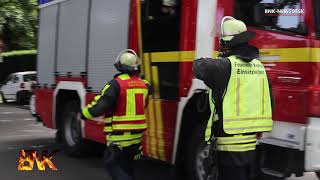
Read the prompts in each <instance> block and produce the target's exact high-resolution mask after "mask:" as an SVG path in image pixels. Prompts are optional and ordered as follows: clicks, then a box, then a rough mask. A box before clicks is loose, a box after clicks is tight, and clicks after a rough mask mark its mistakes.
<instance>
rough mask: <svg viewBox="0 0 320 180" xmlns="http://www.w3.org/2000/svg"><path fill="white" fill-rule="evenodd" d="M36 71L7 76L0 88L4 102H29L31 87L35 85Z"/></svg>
mask: <svg viewBox="0 0 320 180" xmlns="http://www.w3.org/2000/svg"><path fill="white" fill-rule="evenodd" d="M36 78H37V73H36V71H26V72H17V73H13V74H11V75H9V76H8V77H7V79H6V80H5V82H4V83H3V85H2V86H1V88H0V94H1V96H2V99H3V101H4V102H6V101H7V100H13V101H16V102H17V103H18V104H24V103H25V102H26V101H29V100H30V97H31V94H32V89H31V86H32V85H33V84H36Z"/></svg>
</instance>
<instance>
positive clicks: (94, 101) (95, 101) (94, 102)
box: [87, 95, 101, 108]
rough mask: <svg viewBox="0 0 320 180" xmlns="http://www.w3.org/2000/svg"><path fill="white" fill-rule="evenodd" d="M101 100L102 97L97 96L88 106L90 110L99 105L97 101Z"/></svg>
mask: <svg viewBox="0 0 320 180" xmlns="http://www.w3.org/2000/svg"><path fill="white" fill-rule="evenodd" d="M100 98H101V95H97V96H95V97H94V99H93V101H92V102H91V103H90V104H88V105H87V107H88V108H92V106H94V105H96V104H97V101H98V100H99V99H100Z"/></svg>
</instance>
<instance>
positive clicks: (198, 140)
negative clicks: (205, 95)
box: [186, 121, 209, 180]
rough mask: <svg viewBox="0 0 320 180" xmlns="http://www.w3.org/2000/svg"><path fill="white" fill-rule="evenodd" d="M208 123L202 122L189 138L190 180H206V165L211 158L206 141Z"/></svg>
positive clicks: (187, 160) (188, 171)
mask: <svg viewBox="0 0 320 180" xmlns="http://www.w3.org/2000/svg"><path fill="white" fill-rule="evenodd" d="M206 125H207V121H202V122H201V123H199V124H197V126H195V127H194V130H193V132H192V133H190V136H189V141H188V142H189V144H188V146H187V147H188V148H187V150H186V170H187V171H186V173H187V174H188V176H187V177H188V179H190V180H204V179H205V174H206V171H205V165H206V163H207V159H208V156H209V148H208V146H207V144H206V143H205V141H204V134H205V129H206Z"/></svg>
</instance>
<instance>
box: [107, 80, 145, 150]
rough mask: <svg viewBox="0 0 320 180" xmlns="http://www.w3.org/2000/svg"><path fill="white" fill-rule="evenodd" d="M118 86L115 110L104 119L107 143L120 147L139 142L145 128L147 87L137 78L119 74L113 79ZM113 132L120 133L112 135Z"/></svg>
mask: <svg viewBox="0 0 320 180" xmlns="http://www.w3.org/2000/svg"><path fill="white" fill-rule="evenodd" d="M115 80H116V81H117V82H118V84H119V86H120V93H119V96H118V99H117V104H116V108H115V110H114V112H113V115H112V117H108V118H105V127H104V132H105V133H111V135H110V136H107V141H108V142H111V141H114V142H118V143H119V144H120V145H121V146H122V147H126V146H130V145H132V144H137V143H140V142H141V138H142V136H143V131H144V130H146V128H147V123H146V115H145V107H146V106H147V101H148V99H147V98H148V97H147V96H148V87H147V84H146V83H145V81H143V80H141V79H139V78H138V77H137V76H129V75H128V74H121V75H119V76H118V77H116V78H115ZM113 132H114V133H115V132H117V133H118V132H122V134H120V135H117V134H115V135H113Z"/></svg>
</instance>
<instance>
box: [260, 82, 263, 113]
mask: <svg viewBox="0 0 320 180" xmlns="http://www.w3.org/2000/svg"><path fill="white" fill-rule="evenodd" d="M260 82H261V83H262V87H261V91H262V93H261V98H262V100H261V114H262V115H263V114H264V79H263V78H261V80H260Z"/></svg>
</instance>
